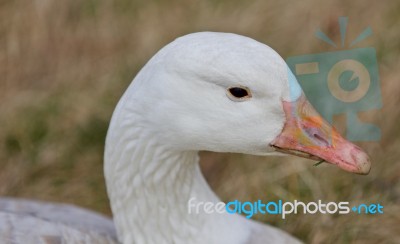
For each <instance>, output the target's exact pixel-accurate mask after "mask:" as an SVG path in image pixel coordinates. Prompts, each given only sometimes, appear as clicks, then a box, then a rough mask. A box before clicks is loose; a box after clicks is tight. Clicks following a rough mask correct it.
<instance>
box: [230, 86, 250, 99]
mask: <svg viewBox="0 0 400 244" xmlns="http://www.w3.org/2000/svg"><path fill="white" fill-rule="evenodd" d="M227 95H228V97H229V98H230V99H231V100H233V101H243V100H247V99H248V98H251V93H250V90H249V88H247V87H242V86H235V87H229V88H228V89H227Z"/></svg>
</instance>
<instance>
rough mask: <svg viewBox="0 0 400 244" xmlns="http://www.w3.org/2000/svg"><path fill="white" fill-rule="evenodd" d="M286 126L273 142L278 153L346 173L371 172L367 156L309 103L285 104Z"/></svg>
mask: <svg viewBox="0 0 400 244" xmlns="http://www.w3.org/2000/svg"><path fill="white" fill-rule="evenodd" d="M283 108H284V111H285V115H286V123H285V125H284V127H283V130H282V132H281V133H280V134H279V135H278V137H276V138H275V140H274V141H273V142H272V143H271V146H272V147H274V148H275V150H276V151H278V152H281V153H286V154H293V155H296V156H300V157H305V158H309V159H313V160H319V161H321V160H323V161H326V162H328V163H331V164H335V165H337V166H338V167H339V168H341V169H344V170H346V171H349V172H352V173H356V174H363V175H366V174H368V173H369V171H370V169H371V162H370V160H369V157H368V155H367V154H366V153H365V152H364V151H363V150H362V149H361V148H359V147H358V146H356V145H354V144H353V143H351V142H349V141H347V140H346V139H344V138H343V137H342V136H341V135H340V134H339V133H338V132H337V131H336V130H335V128H333V127H332V126H331V125H330V124H328V122H326V121H325V120H324V119H323V118H322V117H321V115H319V114H318V112H317V111H316V110H315V109H314V108H313V106H312V105H311V104H310V103H309V102H308V101H307V99H306V97H305V96H304V94H302V95H301V97H300V98H299V99H298V100H297V101H295V102H283Z"/></svg>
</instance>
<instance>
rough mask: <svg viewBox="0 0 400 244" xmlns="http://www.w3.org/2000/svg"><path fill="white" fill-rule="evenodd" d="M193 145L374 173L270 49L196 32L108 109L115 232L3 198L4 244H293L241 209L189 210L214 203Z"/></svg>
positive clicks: (93, 218) (97, 219)
mask: <svg viewBox="0 0 400 244" xmlns="http://www.w3.org/2000/svg"><path fill="white" fill-rule="evenodd" d="M200 150H209V151H216V152H235V153H247V154H254V155H270V154H273V153H275V154H276V153H282V152H284V153H290V154H295V155H299V156H303V157H308V158H311V159H317V160H319V159H323V160H325V161H327V162H330V163H332V164H336V165H337V166H339V167H340V168H343V169H345V170H347V171H350V172H354V173H359V174H367V173H368V172H369V169H370V162H369V159H368V156H367V155H366V154H365V153H364V152H363V151H362V150H361V149H360V148H358V147H357V146H355V145H353V144H351V143H350V142H347V141H346V140H344V139H343V138H342V137H340V135H339V134H337V133H336V132H335V130H333V129H332V127H331V126H330V125H328V124H327V123H326V122H325V121H324V120H323V119H321V117H320V116H319V115H318V113H317V112H316V111H315V110H314V109H313V108H312V106H311V105H310V104H309V103H308V102H307V100H306V99H305V97H304V95H303V94H302V91H301V88H300V87H299V85H298V83H297V81H296V79H295V78H294V76H293V74H292V73H291V72H290V70H289V69H288V67H287V65H286V64H285V62H284V61H283V59H282V58H281V57H280V56H279V55H278V54H277V53H276V52H275V51H274V50H272V49H271V48H269V47H268V46H266V45H264V44H261V43H259V42H257V41H254V40H252V39H250V38H247V37H243V36H239V35H235V34H228V33H210V32H203V33H195V34H190V35H187V36H184V37H181V38H178V39H177V40H175V41H174V42H172V43H170V44H169V45H167V46H166V47H164V48H163V49H162V50H161V51H159V52H158V53H157V54H156V55H155V56H154V57H153V58H152V59H151V60H150V61H149V62H148V63H147V64H146V65H145V66H144V67H143V69H142V70H141V71H140V72H139V74H138V75H137V76H136V78H135V79H134V81H133V83H132V84H131V85H130V87H129V88H128V90H127V91H126V92H125V94H124V95H123V97H122V98H121V100H120V102H119V103H118V106H117V108H116V110H115V112H114V114H113V117H112V121H111V124H110V128H109V132H108V135H107V141H106V150H105V165H104V172H105V178H106V183H107V190H108V194H109V198H110V201H111V207H112V211H113V215H114V223H115V227H116V233H117V234H116V233H115V231H114V229H113V225H112V222H111V221H110V220H108V219H106V218H105V217H102V216H100V215H96V214H94V213H91V212H89V211H86V210H82V209H79V208H76V207H71V206H64V205H56V204H44V203H36V202H29V201H21V200H13V199H3V200H1V201H0V238H1V239H0V242H1V243H7V241H9V243H35V242H37V243H82V242H85V243H113V242H117V239H116V238H117V237H116V236H118V240H119V241H120V242H121V243H126V244H130V243H137V244H141V243H145V244H147V243H149V244H152V243H156V244H159V243H185V244H186V243H194V244H197V243H198V244H204V243H207V244H212V243H216V244H225V243H230V244H241V243H249V244H253V243H297V242H298V240H297V239H295V238H293V237H291V236H290V235H288V234H286V233H284V232H283V231H280V230H278V229H276V228H274V227H270V226H267V225H263V224H261V223H258V222H255V221H251V220H248V219H246V218H244V217H242V216H240V215H235V214H228V213H225V214H206V213H204V212H200V213H199V214H193V213H192V214H189V213H188V207H187V206H188V201H189V199H191V198H195V199H196V201H204V202H206V201H209V202H219V201H220V200H219V199H218V197H217V196H216V195H215V194H214V193H213V191H212V190H211V189H210V188H209V187H208V185H207V183H206V182H205V180H204V178H203V176H202V174H201V172H200V169H199V166H198V161H199V157H198V151H200ZM46 241H47V242H46ZM53 241H54V242H53Z"/></svg>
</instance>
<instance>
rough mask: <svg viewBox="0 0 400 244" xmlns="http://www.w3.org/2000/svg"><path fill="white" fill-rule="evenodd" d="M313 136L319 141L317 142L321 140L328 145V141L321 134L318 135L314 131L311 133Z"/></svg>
mask: <svg viewBox="0 0 400 244" xmlns="http://www.w3.org/2000/svg"><path fill="white" fill-rule="evenodd" d="M313 137H314V138H315V139H316V140H317V141H319V142H321V143H322V144H324V145H325V146H329V144H330V143H329V142H328V140H326V139H325V138H323V137H322V136H320V135H319V134H317V133H314V134H313Z"/></svg>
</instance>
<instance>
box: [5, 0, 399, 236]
mask: <svg viewBox="0 0 400 244" xmlns="http://www.w3.org/2000/svg"><path fill="white" fill-rule="evenodd" d="M339 16H348V17H349V25H348V32H347V38H348V39H347V40H353V39H354V38H355V37H356V36H357V35H358V34H359V33H361V31H362V30H363V29H364V28H365V27H367V26H370V27H371V28H372V30H373V31H374V34H373V36H371V37H369V38H368V39H367V40H366V41H363V42H362V43H361V44H359V45H358V47H370V46H371V47H375V48H376V50H377V55H378V63H379V72H380V80H381V85H382V93H383V94H382V97H383V108H382V109H381V110H379V111H371V112H368V113H366V114H364V115H363V119H365V120H366V121H368V122H371V123H374V124H377V125H379V127H380V128H381V130H382V139H381V141H379V142H368V143H359V145H361V146H362V147H363V148H364V149H365V150H366V151H367V152H368V153H369V154H370V156H371V158H372V162H373V168H372V171H371V173H370V175H368V176H357V175H352V174H349V173H346V172H343V171H341V170H339V169H337V168H336V167H333V166H330V165H320V166H318V167H312V162H311V161H309V160H303V159H299V158H294V157H290V158H284V157H276V158H275V157H274V158H262V157H254V156H247V155H236V154H216V153H209V152H203V153H202V156H203V158H202V166H203V170H204V172H205V175H206V178H207V180H208V181H209V182H210V184H211V186H212V187H213V189H215V191H216V192H217V193H218V195H219V196H220V197H221V198H222V199H223V200H234V199H239V200H242V201H251V200H257V199H263V200H265V201H267V200H277V199H283V200H287V201H289V200H294V199H298V200H301V201H304V202H308V201H315V200H317V199H322V200H323V201H349V202H351V203H354V204H356V203H381V204H382V205H383V206H384V211H385V213H384V214H382V215H368V216H358V215H355V214H349V215H322V214H318V215H291V216H288V218H287V219H286V220H282V219H280V217H277V216H256V218H257V219H259V220H261V221H265V222H268V223H271V224H273V225H275V226H278V227H279V228H281V229H284V230H286V231H288V232H290V233H292V234H293V235H295V236H298V237H299V238H300V239H302V240H303V241H305V242H307V243H400V206H399V203H400V181H399V178H400V150H399V149H400V148H399V147H400V137H399V136H400V125H399V121H400V106H399V101H400V97H399V92H400V82H399V77H400V56H399V54H400V41H399V40H400V30H399V25H400V1H361V0H355V1H351V2H350V1H344V0H341V1H331V2H324V3H323V4H322V3H321V2H320V1H317V0H304V1H287V0H284V1H276V2H273V1H262V0H258V1H257V0H253V1H238V0H235V1H225V0H219V1H194V0H190V1H183V0H182V1H179V0H172V1H166V0H158V1H144V0H143V1H140V0H134V1H130V0H109V1H105V0H97V1H95V0H86V1H78V0H58V1H50V0H15V1H13V0H0V48H1V49H0V74H1V81H0V128H1V129H0V195H3V196H16V197H26V198H34V199H41V200H48V201H56V202H68V203H73V204H77V205H80V206H83V207H87V208H91V209H94V210H97V211H100V212H103V213H105V214H110V209H109V205H108V199H107V196H106V192H105V186H104V179H103V173H102V154H103V146H104V137H105V135H106V131H107V127H108V123H109V120H110V117H111V113H112V111H113V109H114V106H115V105H116V103H117V101H118V99H119V97H120V96H121V95H122V93H123V91H124V90H125V89H126V87H127V86H128V84H129V83H130V81H131V80H132V79H133V77H134V76H135V74H136V73H137V72H138V70H139V69H140V68H141V67H142V66H143V65H144V64H145V62H146V61H147V60H148V59H149V58H150V57H151V56H152V55H153V54H155V52H156V51H157V50H159V49H160V48H161V47H163V46H164V45H165V44H167V43H169V42H170V41H172V40H173V39H175V38H176V37H178V36H181V35H184V34H187V33H191V32H197V31H205V30H209V31H223V32H234V33H238V34H242V35H246V36H249V37H252V38H254V39H256V40H259V41H261V42H263V43H266V44H268V45H270V46H271V47H273V48H274V49H275V50H277V51H278V52H279V53H280V54H281V55H282V56H283V57H284V58H287V57H290V56H295V55H302V54H310V53H318V52H325V51H334V50H337V49H334V48H332V47H331V46H329V45H327V44H326V43H323V42H322V41H320V40H318V39H317V38H315V36H314V32H315V31H316V30H317V29H318V28H320V29H321V30H322V31H324V32H325V33H327V34H328V36H330V37H331V38H332V39H333V40H334V41H336V42H339V40H340V32H339V28H338V24H337V19H338V17H339ZM337 126H338V127H339V129H341V130H342V132H343V131H344V130H345V128H343V125H342V124H340V123H338V124H337Z"/></svg>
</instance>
